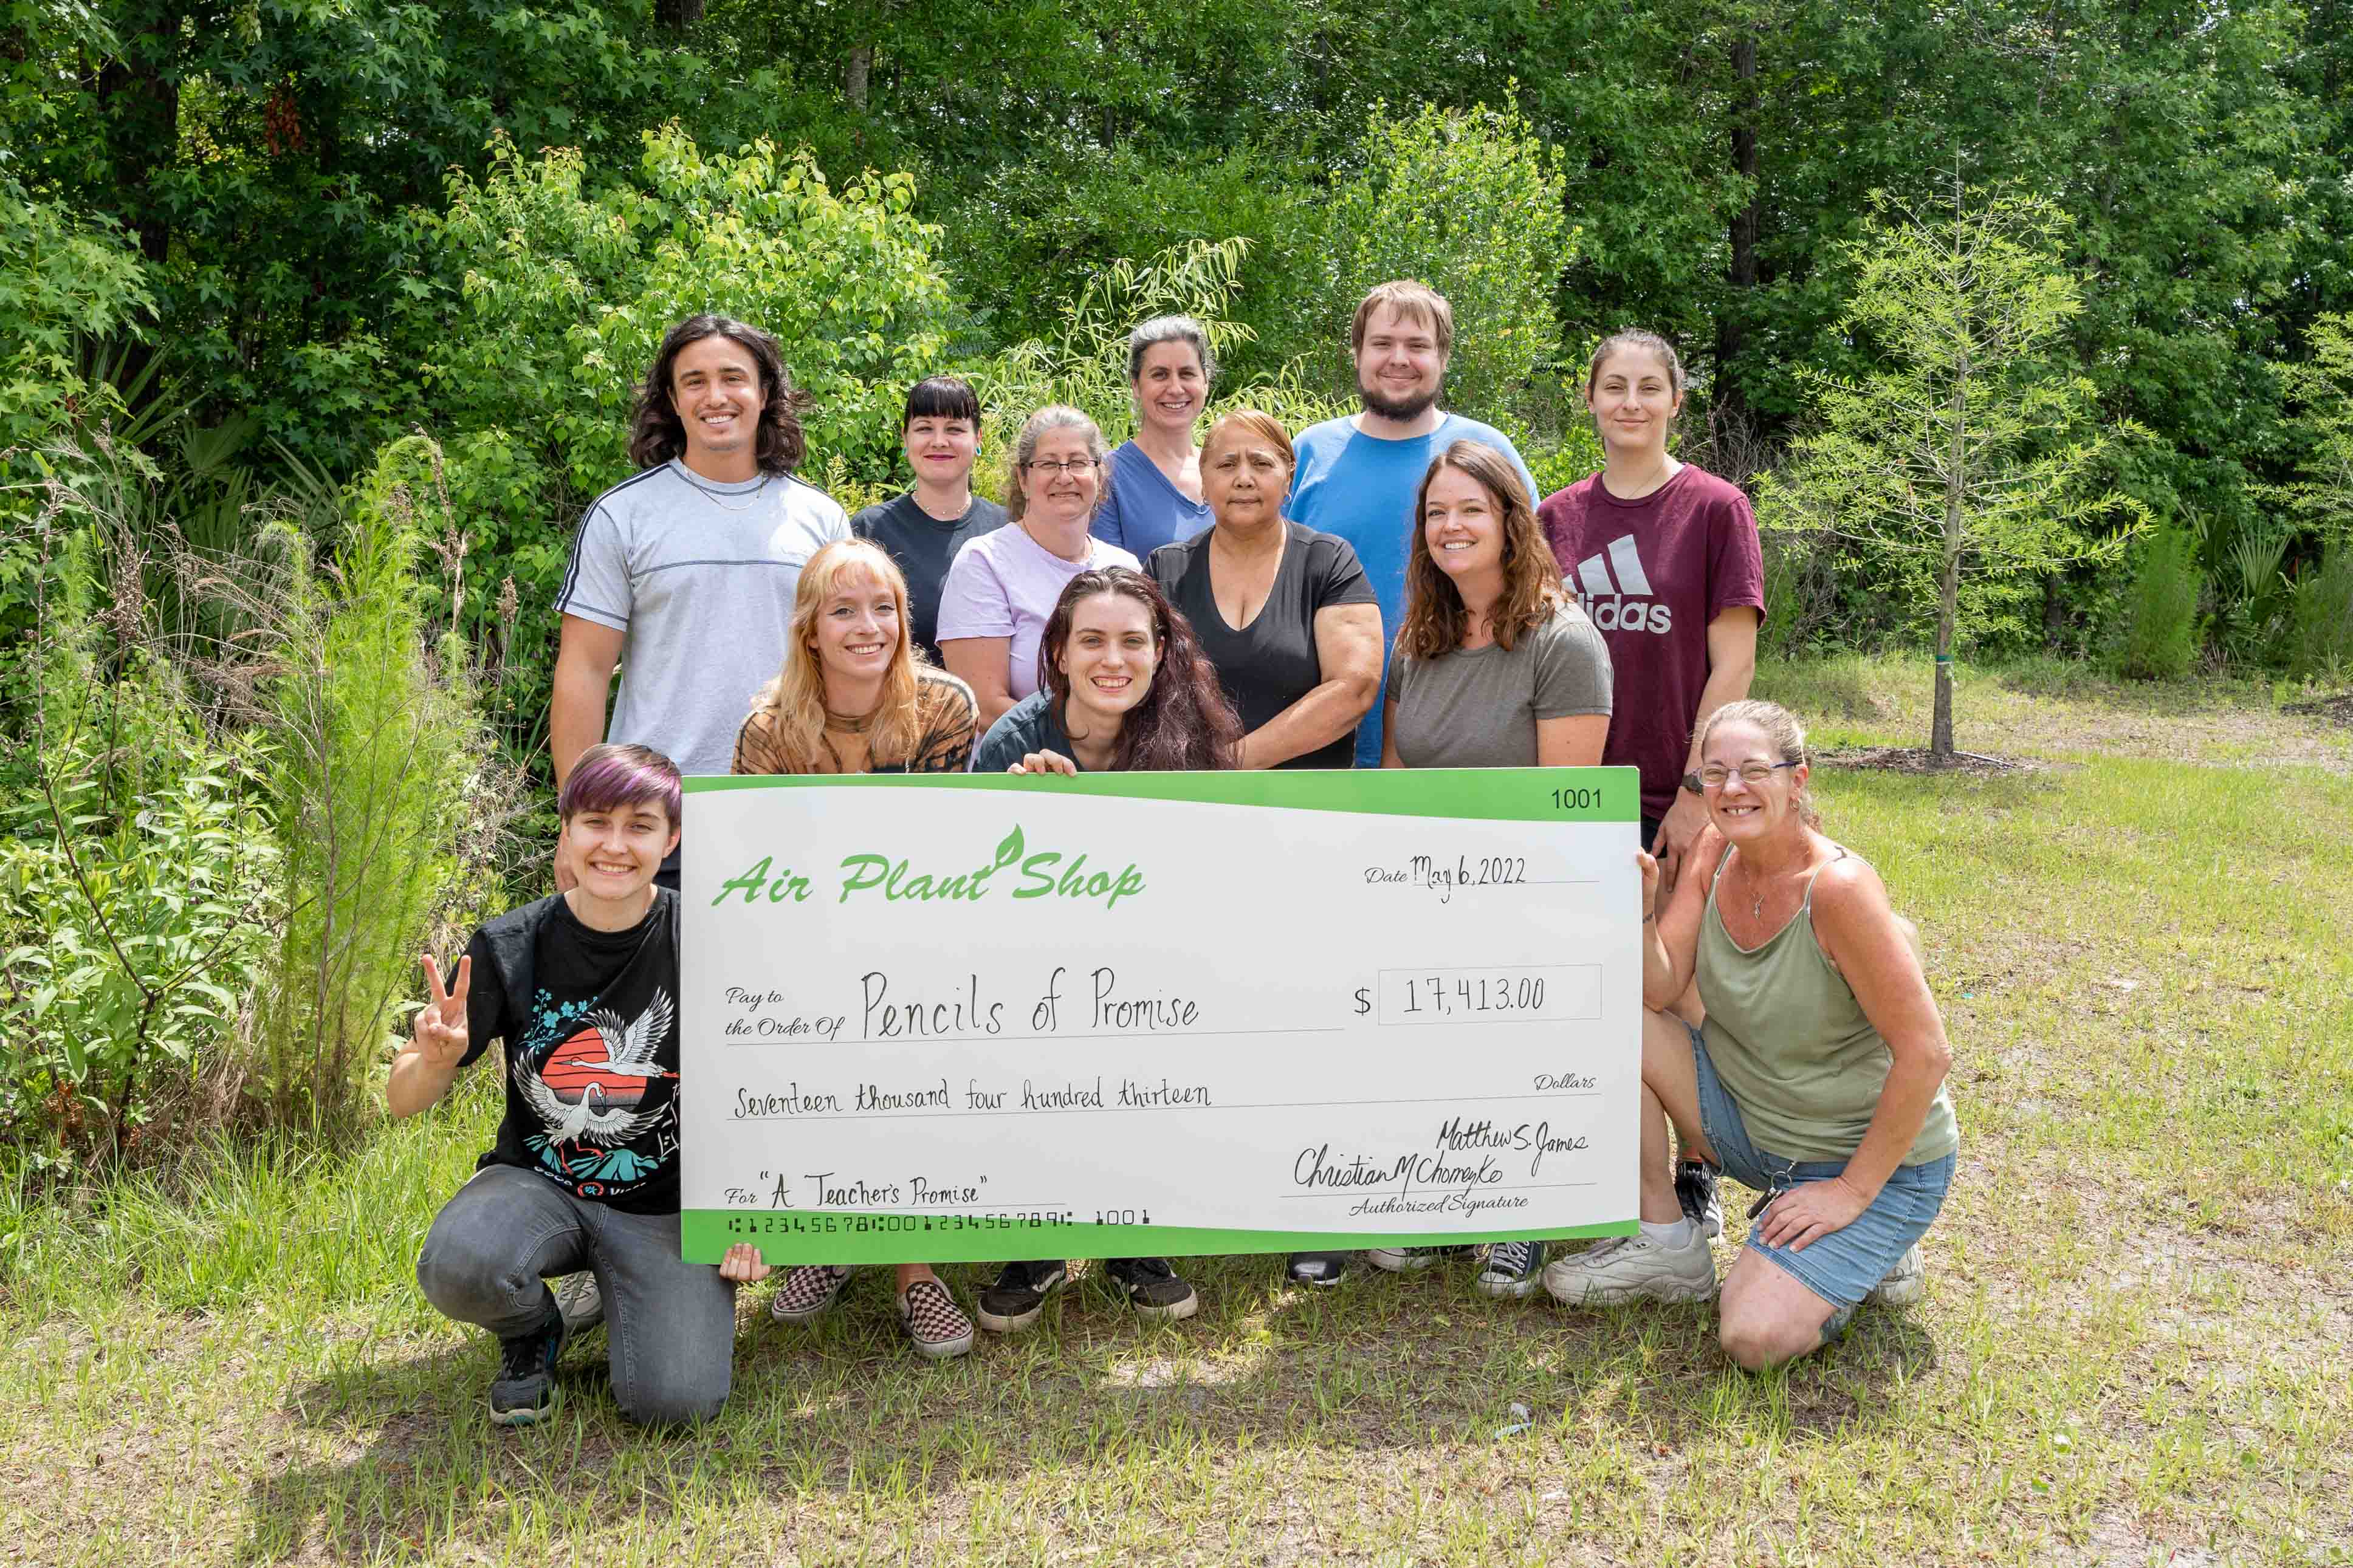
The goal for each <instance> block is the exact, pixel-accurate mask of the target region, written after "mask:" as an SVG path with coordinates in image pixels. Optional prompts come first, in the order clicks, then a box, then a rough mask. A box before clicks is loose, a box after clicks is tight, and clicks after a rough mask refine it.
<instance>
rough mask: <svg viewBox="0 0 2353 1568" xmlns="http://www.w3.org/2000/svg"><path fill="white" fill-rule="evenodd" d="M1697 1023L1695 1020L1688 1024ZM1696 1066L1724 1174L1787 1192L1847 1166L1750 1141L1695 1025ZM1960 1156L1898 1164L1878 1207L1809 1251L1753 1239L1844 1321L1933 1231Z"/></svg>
mask: <svg viewBox="0 0 2353 1568" xmlns="http://www.w3.org/2000/svg"><path fill="white" fill-rule="evenodd" d="M1684 1027H1685V1028H1690V1027H1691V1026H1690V1025H1688V1024H1686V1025H1684ZM1691 1042H1692V1065H1693V1066H1694V1068H1697V1069H1698V1072H1699V1126H1700V1132H1701V1133H1702V1135H1703V1136H1704V1137H1705V1138H1706V1139H1707V1146H1708V1147H1709V1148H1710V1149H1712V1150H1714V1151H1715V1157H1716V1158H1717V1159H1718V1160H1721V1161H1722V1162H1724V1173H1725V1175H1727V1176H1730V1177H1731V1178H1732V1179H1733V1180H1734V1181H1736V1182H1738V1183H1739V1184H1741V1185H1742V1186H1744V1187H1753V1188H1755V1189H1756V1190H1757V1192H1760V1193H1780V1192H1787V1191H1788V1190H1789V1189H1790V1188H1792V1187H1801V1186H1804V1185H1805V1184H1807V1183H1808V1182H1827V1181H1829V1180H1830V1179H1831V1178H1832V1177H1834V1176H1837V1175H1839V1174H1841V1173H1843V1172H1844V1171H1845V1170H1846V1162H1845V1161H1843V1160H1784V1159H1782V1158H1781V1157H1780V1156H1779V1155H1778V1154H1772V1153H1768V1152H1766V1151H1764V1150H1762V1149H1759V1148H1757V1145H1756V1144H1754V1143H1751V1142H1749V1141H1748V1129H1747V1128H1746V1126H1745V1125H1744V1124H1743V1123H1742V1121H1741V1120H1740V1106H1739V1104H1738V1103H1737V1102H1736V1101H1735V1100H1733V1098H1732V1093H1731V1091H1730V1090H1729V1089H1725V1087H1724V1080H1723V1079H1719V1078H1717V1077H1716V1076H1715V1063H1714V1062H1712V1061H1710V1060H1708V1059H1707V1041H1706V1039H1705V1037H1704V1036H1702V1035H1701V1033H1700V1032H1699V1031H1698V1030H1697V1029H1692V1030H1691ZM1953 1163H1954V1157H1953V1156H1952V1155H1950V1154H1947V1155H1946V1156H1944V1157H1943V1158H1942V1159H1938V1160H1931V1161H1929V1162H1927V1163H1926V1164H1921V1165H1898V1166H1897V1167H1896V1168H1895V1173H1894V1175H1892V1176H1890V1177H1888V1178H1887V1184H1886V1185H1885V1186H1883V1187H1882V1188H1880V1189H1879V1195H1878V1196H1877V1197H1875V1198H1873V1199H1872V1200H1871V1206H1870V1207H1869V1208H1867V1209H1865V1210H1863V1211H1862V1213H1861V1214H1860V1215H1856V1216H1855V1218H1854V1222H1853V1223H1852V1224H1851V1225H1849V1226H1847V1227H1846V1228H1845V1229H1843V1230H1834V1231H1832V1232H1831V1233H1830V1234H1829V1235H1828V1236H1818V1237H1815V1238H1814V1239H1813V1240H1811V1241H1810V1242H1808V1243H1807V1244H1806V1249H1805V1250H1804V1251H1803V1252H1792V1251H1790V1250H1789V1249H1788V1247H1767V1246H1766V1245H1765V1243H1763V1242H1761V1241H1759V1240H1758V1239H1757V1237H1756V1234H1755V1233H1754V1232H1751V1233H1750V1235H1749V1237H1748V1245H1749V1247H1752V1248H1753V1249H1755V1250H1756V1251H1758V1252H1761V1253H1763V1254H1764V1255H1765V1256H1766V1257H1767V1258H1771V1259H1772V1260H1773V1262H1774V1263H1775V1265H1777V1266H1778V1268H1780V1269H1781V1270H1782V1271H1783V1272H1784V1273H1786V1274H1788V1275H1789V1276H1790V1277H1791V1278H1792V1279H1796V1280H1797V1281H1798V1283H1799V1284H1800V1285H1803V1286H1804V1287H1805V1288H1806V1289H1809V1290H1811V1291H1812V1292H1813V1293H1814V1294H1815V1295H1817V1296H1820V1298H1821V1299H1822V1300H1825V1301H1828V1302H1829V1303H1830V1304H1831V1306H1833V1307H1836V1308H1839V1309H1841V1312H1840V1316H1839V1317H1838V1318H1837V1319H1834V1320H1833V1321H1836V1322H1841V1323H1842V1322H1843V1321H1844V1315H1845V1309H1848V1308H1851V1307H1852V1306H1854V1305H1855V1303H1857V1302H1859V1301H1861V1300H1862V1299H1863V1297H1865V1296H1867V1295H1869V1294H1870V1293H1871V1288H1872V1287H1873V1286H1874V1285H1876V1284H1878V1283H1879V1282H1880V1281H1881V1280H1882V1279H1885V1278H1886V1277H1887V1271H1888V1270H1889V1269H1891V1268H1894V1267H1895V1263H1896V1260H1897V1259H1898V1258H1902V1257H1903V1256H1904V1253H1905V1249H1906V1248H1907V1247H1910V1246H1911V1245H1912V1244H1913V1243H1914V1242H1915V1241H1917V1240H1919V1239H1920V1238H1921V1237H1923V1236H1926V1234H1927V1233H1928V1226H1929V1225H1930V1224H1932V1223H1933V1222H1934V1221H1935V1219H1936V1214H1937V1211H1938V1210H1940V1209H1942V1208H1943V1207H1944V1206H1945V1194H1946V1192H1947V1190H1948V1189H1950V1188H1951V1186H1952V1184H1953Z"/></svg>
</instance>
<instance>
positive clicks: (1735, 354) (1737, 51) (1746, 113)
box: [1713, 31, 1763, 415]
mask: <svg viewBox="0 0 2353 1568" xmlns="http://www.w3.org/2000/svg"><path fill="white" fill-rule="evenodd" d="M1732 75H1733V79H1734V81H1735V82H1736V84H1737V85H1736V87H1735V89H1734V91H1733V110H1732V168H1733V172H1734V173H1735V174H1738V175H1739V176H1740V178H1741V180H1742V181H1743V183H1744V184H1746V186H1747V189H1748V200H1747V202H1746V204H1745V205H1743V206H1742V207H1741V209H1740V210H1739V211H1738V212H1736V213H1735V214H1733V215H1732V228H1731V233H1730V236H1729V237H1730V239H1731V242H1732V259H1731V262H1730V264H1729V265H1728V266H1727V267H1726V268H1725V279H1724V280H1725V284H1726V285H1727V286H1728V287H1727V288H1726V289H1725V300H1724V308H1723V309H1722V310H1718V311H1717V312H1716V316H1715V383H1714V392H1713V397H1714V399H1715V406H1716V407H1717V408H1720V409H1723V410H1724V411H1725V412H1726V413H1729V414H1734V415H1746V412H1747V400H1746V398H1745V397H1743V396H1742V395H1741V391H1740V383H1739V381H1738V379H1737V378H1736V377H1735V376H1734V375H1733V374H1732V366H1733V364H1734V363H1735V362H1736V361H1737V360H1738V359H1739V358H1740V356H1741V354H1742V353H1744V352H1745V351H1746V349H1747V347H1748V297H1749V294H1750V292H1751V291H1752V290H1754V289H1756V287H1757V215H1758V211H1759V209H1760V208H1761V206H1762V205H1763V193H1762V192H1761V191H1760V189H1759V188H1758V184H1757V35H1756V34H1755V33H1754V32H1750V31H1743V32H1742V33H1741V34H1740V36H1739V37H1736V38H1735V39H1734V40H1733V44H1732Z"/></svg>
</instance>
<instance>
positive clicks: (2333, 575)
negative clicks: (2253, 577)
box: [2285, 533, 2353, 682]
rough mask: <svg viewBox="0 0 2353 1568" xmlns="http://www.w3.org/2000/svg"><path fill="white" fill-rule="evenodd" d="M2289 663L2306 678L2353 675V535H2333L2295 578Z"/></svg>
mask: <svg viewBox="0 0 2353 1568" xmlns="http://www.w3.org/2000/svg"><path fill="white" fill-rule="evenodd" d="M2285 662H2286V665H2287V668H2289V669H2290V670H2291V671H2292V672H2294V673H2295V674H2297V675H2302V676H2309V677H2314V678H2317V679H2328V680H2332V681H2339V682H2341V681H2343V680H2345V679H2346V678H2347V677H2348V675H2353V536H2348V535H2346V534H2341V533H2340V534H2337V535H2336V536H2334V537H2333V538H2331V539H2330V540H2329V542H2328V546H2327V550H2326V551H2325V552H2323V553H2322V555H2321V557H2320V559H2318V560H2317V561H2315V562H2312V563H2309V564H2308V565H2307V566H2306V568H2305V572H2304V574H2303V575H2302V576H2301V577H2299V578H2297V579H2296V583H2295V597H2294V599H2293V600H2292V602H2291V604H2290V606H2289V611H2288V627H2287V657H2286V660H2285Z"/></svg>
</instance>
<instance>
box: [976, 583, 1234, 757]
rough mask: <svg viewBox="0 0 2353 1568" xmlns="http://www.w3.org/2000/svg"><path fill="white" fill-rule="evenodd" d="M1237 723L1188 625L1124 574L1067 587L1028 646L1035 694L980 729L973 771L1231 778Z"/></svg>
mask: <svg viewBox="0 0 2353 1568" xmlns="http://www.w3.org/2000/svg"><path fill="white" fill-rule="evenodd" d="M1241 736H1242V722H1241V720H1240V717H1239V716H1238V715H1237V714H1236V713H1235V712H1234V708H1233V704H1232V703H1230V702H1229V701H1227V700H1226V694H1225V691H1224V690H1223V689H1221V688H1220V687H1219V685H1218V672H1217V670H1216V669H1215V668H1211V666H1210V664H1209V661H1208V659H1207V658H1204V657H1203V656H1202V653H1201V644H1200V641H1199V639H1198V638H1197V637H1195V636H1194V635H1193V626H1192V623H1191V622H1189V621H1187V620H1186V618H1185V617H1184V616H1183V615H1182V614H1181V613H1180V612H1179V611H1178V610H1177V609H1176V606H1175V605H1171V604H1169V602H1168V599H1167V596H1166V595H1164V594H1162V593H1161V591H1160V585H1159V584H1156V583H1155V582H1154V581H1153V580H1152V579H1151V578H1149V577H1147V576H1145V574H1143V573H1141V572H1138V571H1136V570H1135V569H1134V568H1133V567H1129V566H1105V567H1100V568H1096V569H1093V570H1091V571H1086V572H1082V573H1080V574H1078V575H1077V576H1075V577H1073V578H1071V580H1070V582H1069V584H1066V585H1065V586H1064V587H1063V589H1062V596H1061V597H1060V599H1059V600H1058V601H1056V603H1055V605H1054V613H1053V614H1052V616H1050V617H1049V618H1048V620H1047V622H1046V629H1045V631H1044V632H1043V634H1041V636H1040V637H1039V644H1038V689H1037V690H1036V691H1034V692H1032V693H1031V694H1030V695H1029V696H1028V697H1025V698H1023V699H1022V700H1020V701H1018V702H1017V703H1015V704H1014V705H1013V706H1012V707H1011V708H1010V709H1008V710H1007V711H1006V714H1005V717H1003V718H1002V719H999V720H998V721H997V722H996V723H994V724H992V725H990V726H989V729H988V733H987V736H986V737H984V738H983V739H982V741H981V742H980V749H979V750H978V751H976V752H974V753H973V759H972V771H973V772H975V773H1004V772H1014V773H1039V772H1047V773H1082V772H1083V773H1187V772H1190V771H1192V770H1194V769H1197V768H1230V767H1232V766H1234V765H1235V760H1236V757H1237V755H1238V752H1239V749H1240V744H1241Z"/></svg>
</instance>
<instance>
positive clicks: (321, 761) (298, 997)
mask: <svg viewBox="0 0 2353 1568" xmlns="http://www.w3.org/2000/svg"><path fill="white" fill-rule="evenodd" d="M437 465H438V452H437V450H436V449H435V448H434V447H433V446H432V444H431V443H430V442H427V441H425V440H423V439H421V438H410V439H408V440H405V441H401V442H397V443H395V444H394V445H393V446H392V447H389V448H387V449H386V450H385V454H384V456H383V458H380V459H379V460H378V462H377V464H376V468H375V472H374V473H373V474H372V475H371V476H370V477H369V479H368V481H367V482H366V484H365V485H364V486H363V487H362V488H361V489H360V492H359V494H358V496H357V498H356V500H355V503H354V504H353V507H352V508H351V524H350V529H349V531H348V533H347V535H346V537H345V540H344V542H343V546H342V548H341V549H340V550H339V551H338V552H336V556H335V560H334V569H333V571H332V574H331V575H328V576H324V577H322V576H320V575H317V574H313V573H312V572H311V570H310V569H309V567H308V564H307V563H306V562H305V560H304V558H303V557H302V555H301V553H300V552H296V553H295V554H293V555H292V557H291V562H292V567H291V570H290V572H289V573H288V574H287V576H286V578H285V580H284V581H283V582H282V584H280V585H278V587H277V588H276V590H275V593H274V595H273V599H274V604H275V607H276V614H275V615H274V616H273V617H272V619H271V622H270V624H269V630H270V633H271V638H272V642H273V644H274V646H273V647H271V648H270V650H269V651H270V654H271V656H272V662H274V663H275V664H276V666H277V667H278V670H279V673H278V675H277V676H276V678H275V679H274V680H273V681H272V682H271V684H270V687H269V710H270V719H271V723H270V729H271V730H272V731H273V732H274V734H275V736H276V746H275V756H274V758H273V763H274V765H273V767H272V770H271V774H270V788H271V793H272V796H273V806H274V816H275V822H276V827H277V836H278V842H279V847H280V854H281V856H282V857H283V862H284V876H285V879H286V886H287V888H288V890H289V896H290V908H289V910H288V916H287V923H286V931H285V936H284V939H283V941H282V942H280V945H279V948H278V950H277V952H276V954H275V958H274V963H272V966H271V969H270V973H269V983H268V985H267V987H266V989H265V991H264V993H263V1003H262V1007H261V1011H260V1014H259V1018H258V1020H257V1026H256V1029H255V1036H256V1045H257V1047H258V1049H259V1058H260V1059H259V1068H260V1072H261V1079H262V1092H263V1096H264V1099H265V1101H266V1104H267V1108H268V1109H269V1110H270V1111H271V1112H272V1113H273V1115H274V1117H275V1119H277V1120H279V1121H282V1122H287V1123H291V1124H296V1125H301V1126H307V1127H309V1128H310V1129H311V1130H313V1131H316V1130H319V1129H322V1128H329V1127H333V1126H335V1125H337V1124H339V1123H342V1122H343V1121H346V1120H347V1119H348V1118H349V1116H350V1115H351V1113H352V1111H353V1107H354V1105H355V1103H356V1101H357V1096H358V1089H359V1087H360V1078H361V1075H362V1073H363V1071H364V1069H365V1068H368V1067H370V1066H372V1065H373V1064H374V1063H375V1059H376V1054H377V1049H378V1047H379V1046H380V1044H381V1043H382V1041H383V1039H384V1037H385V1031H386V1029H387V1026H388V1023H389V1015H390V1008H391V1006H392V1004H393V1003H394V1001H395V1000H396V998H398V997H400V996H403V995H405V994H406V993H407V991H408V990H409V989H410V988H411V986H412V984H413V976H414V973H415V969H414V965H415V963H416V953H417V949H418V945H419V943H420V942H421V941H422V940H423V938H424V936H425V934H426V931H427V925H428V922H429V921H431V920H432V918H433V916H434V915H435V914H436V913H437V912H438V909H439V907H440V904H441V901H442V900H443V898H444V897H445V895H446V894H447V893H448V891H449V890H450V889H451V888H452V886H453V884H454V883H455V881H456V879H457V878H458V877H459V871H460V867H459V857H458V853H457V851H458V845H459V838H460V835H461V832H462V829H463V828H464V826H465V824H466V821H467V816H468V809H467V796H468V792H469V789H470V785H471V784H472V781H473V780H474V777H475V775H476V774H477V773H478V772H479V771H480V768H481V767H482V766H483V765H484V763H485V762H486V761H487V757H488V752H489V747H488V745H487V743H486V740H485V737H484V736H483V735H482V734H481V732H480V725H479V724H478V723H477V721H475V718H474V715H473V712H472V710H471V707H470V700H469V691H468V688H467V685H466V683H465V681H464V679H463V676H462V673H461V672H460V671H458V670H453V669H451V668H448V659H447V654H448V652H452V651H455V650H454V649H445V658H444V659H443V660H442V661H441V662H440V663H439V665H438V667H437V665H436V663H435V662H433V661H429V660H428V658H427V643H426V625H427V623H426V605H425V595H424V593H423V590H422V588H421V586H420V585H419V584H418V582H417V576H416V567H417V557H418V553H419V551H420V547H421V544H422V541H421V540H420V539H419V538H418V534H417V527H416V504H415V500H414V499H413V498H414V496H415V494H416V492H417V490H419V489H427V488H428V487H430V486H431V484H432V482H433V478H434V469H435V468H436V466H437Z"/></svg>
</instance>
